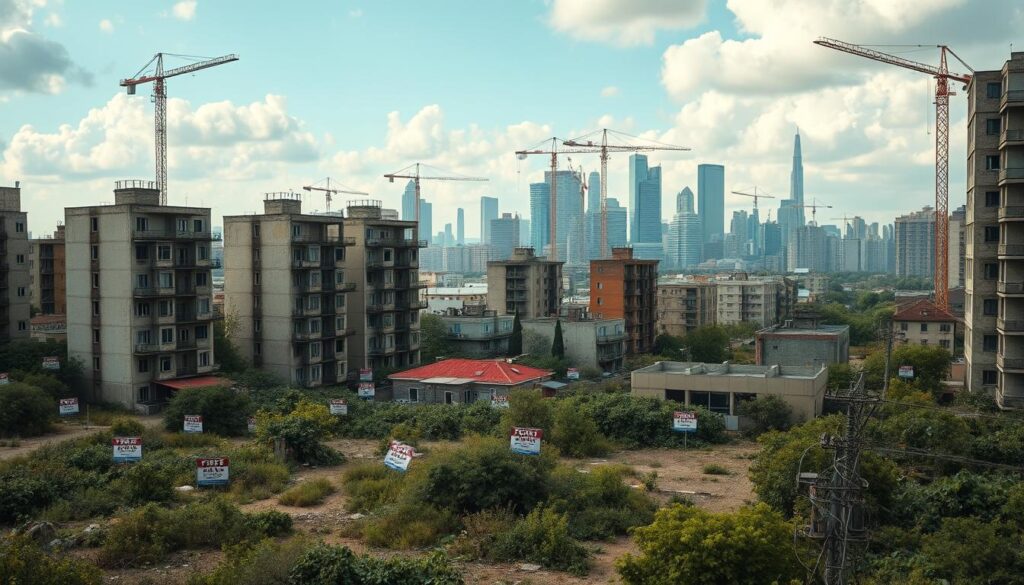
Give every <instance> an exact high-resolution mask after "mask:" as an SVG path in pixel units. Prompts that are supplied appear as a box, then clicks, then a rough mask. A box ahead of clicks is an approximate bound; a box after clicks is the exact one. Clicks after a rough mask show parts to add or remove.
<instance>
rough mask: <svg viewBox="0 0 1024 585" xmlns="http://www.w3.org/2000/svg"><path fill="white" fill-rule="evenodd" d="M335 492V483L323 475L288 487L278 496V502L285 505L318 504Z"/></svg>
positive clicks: (303, 505)
mask: <svg viewBox="0 0 1024 585" xmlns="http://www.w3.org/2000/svg"><path fill="white" fill-rule="evenodd" d="M333 493H334V484H332V483H331V481H330V480H329V479H327V478H323V477H321V478H317V479H311V480H307V481H304V482H302V483H300V484H298V485H296V486H295V487H292V488H290V489H288V491H286V492H284V493H283V494H281V495H280V496H279V497H278V498H277V503H279V504H282V505H285V506H299V507H309V506H316V505H317V504H319V503H320V502H323V501H324V498H326V497H327V496H329V495H331V494H333Z"/></svg>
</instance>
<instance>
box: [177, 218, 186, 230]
mask: <svg viewBox="0 0 1024 585" xmlns="http://www.w3.org/2000/svg"><path fill="white" fill-rule="evenodd" d="M178 231H179V232H187V231H188V220H187V219H178Z"/></svg>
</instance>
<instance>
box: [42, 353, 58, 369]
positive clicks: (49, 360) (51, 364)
mask: <svg viewBox="0 0 1024 585" xmlns="http://www.w3.org/2000/svg"><path fill="white" fill-rule="evenodd" d="M43 369H44V370H59V369H60V358H59V357H57V356H55V355H51V356H47V357H44V358H43Z"/></svg>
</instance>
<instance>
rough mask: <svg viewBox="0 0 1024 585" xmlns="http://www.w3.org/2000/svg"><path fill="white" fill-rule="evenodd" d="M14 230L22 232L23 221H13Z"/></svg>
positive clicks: (23, 229)
mask: <svg viewBox="0 0 1024 585" xmlns="http://www.w3.org/2000/svg"><path fill="white" fill-rule="evenodd" d="M14 231H15V232H17V233H19V234H20V233H22V232H23V231H25V222H23V221H16V222H14Z"/></svg>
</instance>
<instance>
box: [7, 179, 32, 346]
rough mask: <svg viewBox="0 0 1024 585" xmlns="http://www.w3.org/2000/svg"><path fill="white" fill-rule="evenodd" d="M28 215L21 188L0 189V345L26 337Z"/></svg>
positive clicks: (27, 335)
mask: <svg viewBox="0 0 1024 585" xmlns="http://www.w3.org/2000/svg"><path fill="white" fill-rule="evenodd" d="M29 280H30V279H29V244H28V214H27V213H25V212H24V211H22V210H21V187H20V186H19V185H18V184H17V183H15V186H14V187H0V344H2V343H8V342H10V341H15V340H19V339H28V338H29V316H30V315H31V311H32V309H31V306H30V302H31V299H30V297H29Z"/></svg>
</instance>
